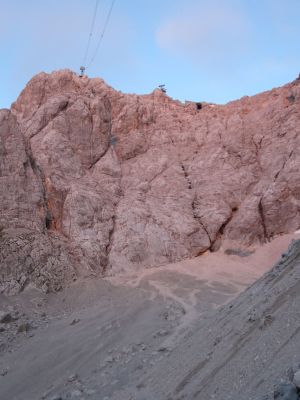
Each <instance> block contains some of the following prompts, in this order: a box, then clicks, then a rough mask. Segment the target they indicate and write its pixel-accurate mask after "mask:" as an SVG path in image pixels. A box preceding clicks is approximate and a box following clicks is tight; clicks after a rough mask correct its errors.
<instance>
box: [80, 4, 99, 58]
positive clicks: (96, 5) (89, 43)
mask: <svg viewBox="0 0 300 400" xmlns="http://www.w3.org/2000/svg"><path fill="white" fill-rule="evenodd" d="M99 1H100V0H96V4H95V8H94V13H93V18H92V23H91V28H90V33H89V38H88V42H87V46H86V50H85V53H84V57H83V62H82V65H83V66H85V64H86V60H87V57H88V53H89V49H90V45H91V40H92V36H93V33H94V27H95V21H96V16H97V11H98V6H99Z"/></svg>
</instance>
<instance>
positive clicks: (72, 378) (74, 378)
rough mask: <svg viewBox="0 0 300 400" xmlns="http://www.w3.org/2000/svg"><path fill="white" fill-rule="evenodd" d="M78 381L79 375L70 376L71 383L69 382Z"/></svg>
mask: <svg viewBox="0 0 300 400" xmlns="http://www.w3.org/2000/svg"><path fill="white" fill-rule="evenodd" d="M77 379H78V375H77V374H74V375H70V376H69V378H68V381H69V382H74V381H76V380H77Z"/></svg>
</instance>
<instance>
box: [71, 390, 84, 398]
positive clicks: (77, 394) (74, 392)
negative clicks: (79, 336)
mask: <svg viewBox="0 0 300 400" xmlns="http://www.w3.org/2000/svg"><path fill="white" fill-rule="evenodd" d="M81 395H82V392H81V391H80V390H77V389H75V390H72V392H70V398H71V399H75V398H77V397H80V396H81Z"/></svg>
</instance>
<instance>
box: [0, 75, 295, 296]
mask: <svg viewBox="0 0 300 400" xmlns="http://www.w3.org/2000/svg"><path fill="white" fill-rule="evenodd" d="M0 134H1V142H0V146H1V147H0V156H1V158H0V179H1V191H0V200H1V201H0V226H1V238H0V243H1V247H0V251H1V253H0V254H1V255H0V257H1V258H0V260H1V269H0V278H1V279H0V281H1V285H2V286H1V288H0V291H5V292H10V291H14V290H16V291H17V290H21V289H22V288H23V287H24V285H26V284H28V283H29V282H34V283H35V284H36V285H38V286H43V287H46V288H47V290H48V289H50V290H53V289H54V290H55V289H58V288H60V287H61V286H63V285H64V284H66V282H69V281H71V280H73V279H75V278H76V277H77V276H78V275H80V274H82V273H84V274H86V273H95V274H98V273H107V274H114V273H118V272H122V271H126V270H128V269H133V268H143V267H149V266H154V265H161V264H164V263H169V262H173V261H177V260H180V259H183V258H188V257H194V256H198V255H200V254H201V253H203V252H204V251H206V250H208V249H211V250H216V249H217V248H218V246H219V245H220V243H221V241H222V239H223V238H225V237H226V238H230V239H234V240H237V241H241V242H243V243H244V244H246V245H249V244H251V243H254V242H258V241H260V242H264V241H266V240H270V239H272V237H274V236H276V235H278V234H282V233H285V232H290V231H293V230H296V229H298V228H299V226H300V214H299V210H300V175H299V162H300V82H299V81H294V82H292V83H290V84H288V85H286V86H284V87H282V88H278V89H273V90H272V91H270V92H266V93H262V94H259V95H257V96H254V97H245V98H242V99H240V100H238V101H235V102H231V103H228V104H227V105H224V106H220V105H213V104H207V103H204V105H203V107H202V108H201V110H197V107H196V105H193V104H192V103H186V104H182V103H180V102H178V101H174V100H172V99H170V98H169V97H168V96H167V95H165V94H163V93H162V92H161V91H160V90H155V91H154V92H153V93H151V94H149V95H143V96H137V95H127V94H122V93H120V92H117V91H115V90H113V89H112V88H110V87H109V86H107V85H106V84H105V82H104V81H103V80H101V79H88V78H87V77H83V78H80V77H78V76H76V74H74V73H72V72H71V71H68V70H65V71H58V72H54V73H52V74H45V73H42V74H39V75H37V76H36V77H34V78H33V79H32V80H31V81H30V82H29V83H28V85H27V86H26V88H25V89H24V90H23V92H22V93H21V95H20V96H19V98H18V99H17V101H16V102H15V103H14V104H13V106H12V109H11V111H9V110H2V111H1V114H0ZM20 235H21V236H20ZM22 235H23V236H22ZM20 237H21V239H20V240H19V238H20ZM23 240H25V242H23ZM11 246H12V247H11ZM33 250H34V252H35V254H33V255H32V252H33ZM29 255H30V257H31V259H32V260H33V261H32V262H31V261H28V256H29ZM41 271H42V272H41ZM11 282H13V283H11ZM54 282H55V283H54Z"/></svg>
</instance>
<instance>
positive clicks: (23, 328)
mask: <svg viewBox="0 0 300 400" xmlns="http://www.w3.org/2000/svg"><path fill="white" fill-rule="evenodd" d="M31 329H32V326H31V325H30V324H29V323H28V322H26V323H25V324H21V325H19V327H18V333H23V332H28V331H30V330H31Z"/></svg>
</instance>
